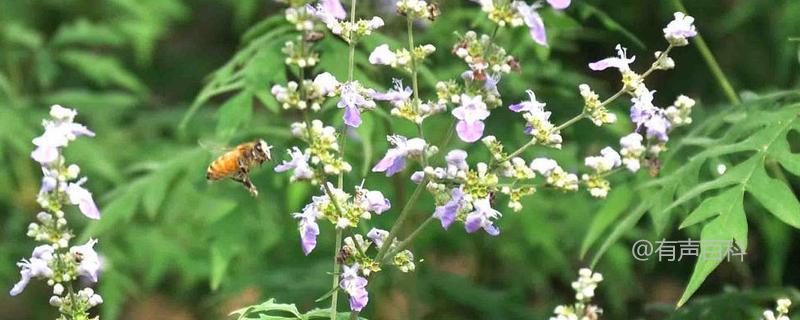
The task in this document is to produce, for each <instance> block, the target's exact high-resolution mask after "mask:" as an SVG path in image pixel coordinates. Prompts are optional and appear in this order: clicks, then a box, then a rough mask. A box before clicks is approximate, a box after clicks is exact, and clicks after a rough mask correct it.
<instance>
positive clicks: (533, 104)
mask: <svg viewBox="0 0 800 320" xmlns="http://www.w3.org/2000/svg"><path fill="white" fill-rule="evenodd" d="M525 92H527V93H528V96H529V97H530V101H522V102H520V103H516V104H512V105H510V106H509V107H508V109H509V110H511V111H514V112H530V113H538V112H543V111H544V107H545V106H546V105H547V104H546V103H544V102H539V101H537V100H536V94H534V93H533V90H527V91H525Z"/></svg>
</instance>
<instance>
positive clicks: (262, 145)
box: [255, 139, 272, 161]
mask: <svg viewBox="0 0 800 320" xmlns="http://www.w3.org/2000/svg"><path fill="white" fill-rule="evenodd" d="M255 148H256V151H258V153H259V154H261V155H262V156H263V157H264V159H267V160H268V161H272V154H271V153H270V149H272V146H271V145H269V144H267V142H266V141H264V139H258V142H257V143H256V147H255Z"/></svg>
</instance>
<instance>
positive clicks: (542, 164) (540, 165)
mask: <svg viewBox="0 0 800 320" xmlns="http://www.w3.org/2000/svg"><path fill="white" fill-rule="evenodd" d="M530 166H531V169H533V171H536V172H538V173H539V174H541V175H542V176H544V177H545V178H547V184H548V185H550V186H552V187H554V188H556V189H559V190H562V191H576V190H578V176H577V175H576V174H574V173H568V172H566V171H564V169H562V168H561V166H559V165H558V162H556V161H555V160H553V159H548V158H536V159H533V161H531V165H530Z"/></svg>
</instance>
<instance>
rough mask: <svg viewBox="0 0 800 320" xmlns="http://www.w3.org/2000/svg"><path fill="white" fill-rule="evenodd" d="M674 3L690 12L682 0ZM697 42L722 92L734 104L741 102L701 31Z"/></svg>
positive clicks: (679, 8) (674, 0)
mask: <svg viewBox="0 0 800 320" xmlns="http://www.w3.org/2000/svg"><path fill="white" fill-rule="evenodd" d="M672 4H673V5H674V6H675V8H677V9H678V10H680V11H683V12H688V11H687V10H686V7H684V6H683V3H681V1H680V0H672ZM695 44H696V45H697V50H698V51H700V55H701V56H703V60H705V62H706V65H707V66H708V69H710V70H711V74H713V75H714V78H716V79H717V84H719V87H720V88H721V89H722V92H723V93H725V97H726V98H728V101H729V102H730V103H732V104H740V103H741V102H742V101H741V100H739V96H738V95H736V90H734V89H733V86H731V83H730V82H729V81H728V78H726V77H725V73H723V72H722V68H720V67H719V63H717V59H716V58H714V54H712V53H711V49H709V48H708V45H707V44H706V41H705V40H703V36H701V35H700V33H699V32H698V33H697V36H695Z"/></svg>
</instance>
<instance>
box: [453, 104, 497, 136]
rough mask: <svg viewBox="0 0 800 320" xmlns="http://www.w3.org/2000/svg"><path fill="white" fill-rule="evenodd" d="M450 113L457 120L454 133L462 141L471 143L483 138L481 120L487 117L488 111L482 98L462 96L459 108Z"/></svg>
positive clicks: (483, 126)
mask: <svg viewBox="0 0 800 320" xmlns="http://www.w3.org/2000/svg"><path fill="white" fill-rule="evenodd" d="M452 113H453V116H454V117H456V119H458V120H459V121H458V123H457V124H456V132H457V133H458V137H459V138H461V140H462V141H464V142H469V143H472V142H475V141H478V139H480V138H481V137H482V136H483V129H484V128H485V124H484V123H483V120H485V119H486V118H488V117H489V110H487V109H486V104H485V103H483V97H482V96H474V97H472V96H469V95H466V94H462V95H461V106H459V107H457V108H455V109H453V112H452Z"/></svg>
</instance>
